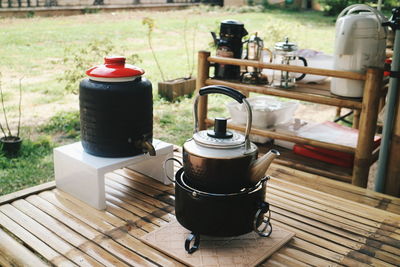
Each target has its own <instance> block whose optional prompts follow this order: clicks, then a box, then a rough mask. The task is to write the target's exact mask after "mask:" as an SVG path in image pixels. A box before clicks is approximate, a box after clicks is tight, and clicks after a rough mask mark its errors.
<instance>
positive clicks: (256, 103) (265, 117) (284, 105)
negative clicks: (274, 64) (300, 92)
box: [227, 96, 299, 129]
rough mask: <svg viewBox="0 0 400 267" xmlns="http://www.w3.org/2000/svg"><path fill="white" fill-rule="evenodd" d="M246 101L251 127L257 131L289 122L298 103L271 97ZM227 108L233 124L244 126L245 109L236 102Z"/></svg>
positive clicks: (229, 104)
mask: <svg viewBox="0 0 400 267" xmlns="http://www.w3.org/2000/svg"><path fill="white" fill-rule="evenodd" d="M247 101H248V102H249V104H250V106H251V109H252V113H253V123H252V127H254V128H259V129H266V128H269V127H272V126H275V125H278V124H283V123H287V122H289V121H291V120H292V119H293V114H294V112H295V111H296V109H297V107H298V105H299V104H298V101H282V100H279V99H278V98H276V97H273V96H256V97H250V98H248V99H247ZM227 107H228V110H229V113H230V115H231V119H232V122H233V123H235V124H240V125H244V124H246V119H247V113H246V110H245V107H243V106H242V105H241V104H239V103H237V102H231V103H228V104H227Z"/></svg>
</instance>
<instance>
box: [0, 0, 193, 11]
mask: <svg viewBox="0 0 400 267" xmlns="http://www.w3.org/2000/svg"><path fill="white" fill-rule="evenodd" d="M198 2H200V0H114V1H113V0H111V1H107V2H106V3H105V2H104V0H0V8H4V9H6V8H23V7H29V8H35V7H74V6H102V5H104V6H107V5H138V4H174V3H198Z"/></svg>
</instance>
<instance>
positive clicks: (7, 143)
mask: <svg viewBox="0 0 400 267" xmlns="http://www.w3.org/2000/svg"><path fill="white" fill-rule="evenodd" d="M0 143H1V151H3V152H4V153H5V154H6V155H16V154H17V153H18V152H19V150H20V149H21V144H22V139H21V138H20V137H17V136H7V137H2V138H0Z"/></svg>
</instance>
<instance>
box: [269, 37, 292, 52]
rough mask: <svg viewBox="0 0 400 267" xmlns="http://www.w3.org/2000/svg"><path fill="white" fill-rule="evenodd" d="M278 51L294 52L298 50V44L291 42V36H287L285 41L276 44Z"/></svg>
mask: <svg viewBox="0 0 400 267" xmlns="http://www.w3.org/2000/svg"><path fill="white" fill-rule="evenodd" d="M274 48H275V50H276V51H284V52H292V51H297V44H296V43H291V42H289V38H288V37H286V38H285V41H284V42H279V43H276V44H275V47H274Z"/></svg>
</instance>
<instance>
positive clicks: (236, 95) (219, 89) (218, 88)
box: [193, 85, 253, 150]
mask: <svg viewBox="0 0 400 267" xmlns="http://www.w3.org/2000/svg"><path fill="white" fill-rule="evenodd" d="M208 94H223V95H226V96H229V97H231V98H233V99H235V100H236V101H237V102H238V103H240V104H242V103H243V104H244V106H245V107H246V110H247V120H246V131H245V149H246V150H248V149H250V138H249V136H250V130H251V123H252V120H253V114H252V112H251V107H250V104H249V102H248V101H247V100H246V96H245V95H243V94H242V93H241V92H239V91H236V90H235V89H233V88H230V87H228V86H223V85H210V86H205V87H202V88H200V90H199V94H198V95H197V97H196V99H195V101H194V106H193V114H194V133H197V132H198V131H199V119H198V105H199V100H200V96H203V95H208Z"/></svg>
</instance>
